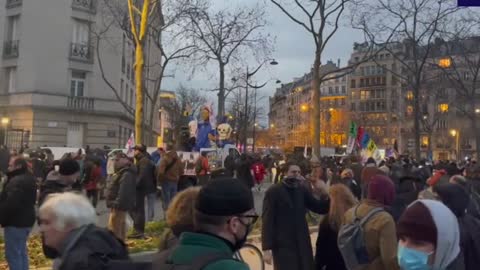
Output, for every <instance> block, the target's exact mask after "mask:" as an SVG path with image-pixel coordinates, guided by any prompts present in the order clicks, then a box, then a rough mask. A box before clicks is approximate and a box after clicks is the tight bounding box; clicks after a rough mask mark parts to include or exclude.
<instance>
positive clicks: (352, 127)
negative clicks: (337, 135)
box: [348, 121, 358, 138]
mask: <svg viewBox="0 0 480 270" xmlns="http://www.w3.org/2000/svg"><path fill="white" fill-rule="evenodd" d="M357 131H358V128H357V124H355V122H353V121H352V122H350V129H349V132H348V135H349V136H350V137H352V138H356V137H357Z"/></svg>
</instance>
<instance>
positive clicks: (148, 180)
mask: <svg viewBox="0 0 480 270" xmlns="http://www.w3.org/2000/svg"><path fill="white" fill-rule="evenodd" d="M135 159H136V160H137V172H138V176H137V189H138V190H141V191H143V192H145V194H150V193H155V192H156V191H157V179H156V178H155V164H153V162H152V161H151V160H150V158H149V157H148V156H147V155H145V154H140V155H139V156H138V158H135Z"/></svg>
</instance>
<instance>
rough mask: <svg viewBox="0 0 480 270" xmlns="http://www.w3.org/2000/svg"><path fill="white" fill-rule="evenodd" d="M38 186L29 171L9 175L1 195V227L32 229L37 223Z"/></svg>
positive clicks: (17, 171) (22, 170) (19, 171)
mask: <svg viewBox="0 0 480 270" xmlns="http://www.w3.org/2000/svg"><path fill="white" fill-rule="evenodd" d="M36 199H37V185H36V181H35V178H34V176H33V175H32V174H30V173H29V172H28V171H27V169H20V170H16V171H14V172H10V173H8V180H7V182H6V183H5V185H4V188H3V190H2V193H1V194H0V225H1V226H2V227H9V226H11V227H20V228H24V227H32V226H33V224H34V223H35V201H36Z"/></svg>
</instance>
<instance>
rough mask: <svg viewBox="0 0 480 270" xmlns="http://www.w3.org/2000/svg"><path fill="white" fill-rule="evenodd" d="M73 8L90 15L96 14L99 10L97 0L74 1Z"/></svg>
mask: <svg viewBox="0 0 480 270" xmlns="http://www.w3.org/2000/svg"><path fill="white" fill-rule="evenodd" d="M72 7H73V8H76V9H80V10H84V11H87V12H90V13H95V12H96V10H97V9H96V3H95V0H73V2H72Z"/></svg>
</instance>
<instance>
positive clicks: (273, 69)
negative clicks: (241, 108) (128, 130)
mask: <svg viewBox="0 0 480 270" xmlns="http://www.w3.org/2000/svg"><path fill="white" fill-rule="evenodd" d="M212 1H213V2H214V7H215V8H224V7H225V6H233V5H238V4H239V3H243V5H251V4H255V3H257V2H261V3H265V4H266V9H267V13H268V17H267V19H268V21H269V25H268V26H267V27H266V28H265V30H264V31H265V32H268V33H270V34H272V35H273V36H276V43H275V51H274V53H273V57H274V58H275V59H276V60H277V61H278V62H279V65H277V66H270V67H269V68H268V70H262V72H259V73H258V74H257V75H255V79H256V80H257V81H259V82H263V81H265V80H268V79H273V78H275V79H277V78H278V79H279V80H281V81H282V82H283V83H286V82H290V81H292V80H293V78H295V77H299V76H302V75H303V74H305V73H307V72H308V71H309V70H310V68H311V66H312V64H313V55H314V44H313V39H312V37H311V36H309V35H308V34H307V32H306V31H305V30H304V29H303V28H301V27H300V26H299V25H297V24H295V23H294V22H292V21H291V20H290V19H289V18H288V17H286V16H285V15H284V14H283V13H282V12H281V11H280V10H279V9H278V8H277V7H276V6H274V5H273V4H272V3H271V2H270V1H269V0H212ZM345 24H347V23H346V22H345ZM362 41H363V36H362V34H361V33H359V32H357V31H355V30H353V29H351V28H349V27H346V26H345V27H342V28H340V29H339V31H338V32H337V33H336V34H335V36H334V38H332V40H331V41H330V43H329V46H327V48H326V50H325V53H324V56H323V59H322V62H323V63H326V61H327V60H333V61H334V62H337V59H341V65H342V66H343V65H345V63H346V61H347V60H348V59H349V57H350V53H351V52H352V48H353V42H362ZM250 66H252V67H256V66H257V64H256V63H255V62H254V61H252V63H251V64H250ZM213 69H214V70H213V71H212V72H215V71H216V70H215V67H213ZM167 73H168V72H167ZM171 73H175V78H166V79H165V83H164V87H163V88H164V89H166V90H175V89H176V88H177V87H178V85H179V84H180V83H182V84H184V85H186V86H189V87H192V88H197V89H199V88H200V89H209V88H210V89H211V88H214V87H215V86H216V85H218V80H217V79H216V78H215V77H213V78H212V76H211V75H210V74H204V73H197V74H195V76H194V78H192V79H191V80H189V79H188V76H187V75H186V74H184V72H183V70H182V68H181V67H175V69H174V70H173V69H172V70H171V72H170V74H171ZM276 87H277V85H275V83H274V82H273V81H272V82H271V83H269V84H268V85H267V86H266V87H265V88H262V89H260V90H259V93H258V94H259V95H261V96H271V95H273V93H274V91H275V88H276ZM208 94H209V95H212V94H211V93H208ZM212 97H215V96H214V95H212ZM264 100H265V102H267V100H268V99H264Z"/></svg>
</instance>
